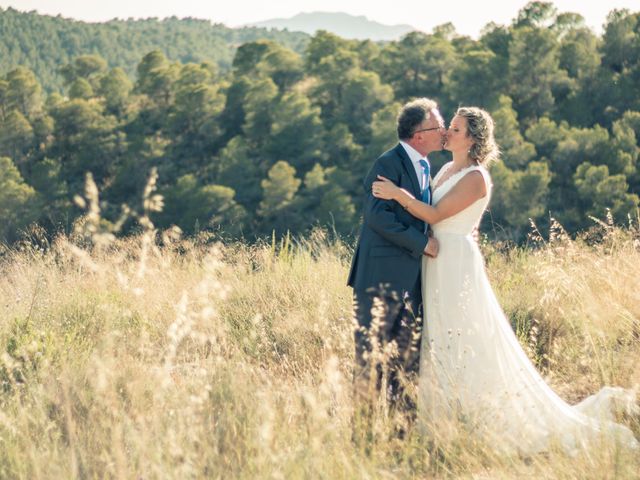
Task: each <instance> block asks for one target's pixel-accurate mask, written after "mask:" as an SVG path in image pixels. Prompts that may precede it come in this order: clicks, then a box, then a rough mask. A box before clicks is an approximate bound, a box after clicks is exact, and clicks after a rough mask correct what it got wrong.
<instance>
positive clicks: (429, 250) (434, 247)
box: [424, 237, 440, 258]
mask: <svg viewBox="0 0 640 480" xmlns="http://www.w3.org/2000/svg"><path fill="white" fill-rule="evenodd" d="M439 248H440V245H439V244H438V240H437V239H436V238H435V237H429V243H427V246H426V247H425V249H424V254H425V255H426V256H427V257H433V258H436V257H437V256H438V249H439Z"/></svg>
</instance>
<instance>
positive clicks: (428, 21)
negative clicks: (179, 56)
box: [0, 0, 640, 37]
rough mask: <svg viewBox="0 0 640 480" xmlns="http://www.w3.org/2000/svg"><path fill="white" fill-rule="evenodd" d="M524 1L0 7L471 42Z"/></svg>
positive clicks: (71, 1)
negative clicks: (298, 18) (411, 30)
mask: <svg viewBox="0 0 640 480" xmlns="http://www.w3.org/2000/svg"><path fill="white" fill-rule="evenodd" d="M527 3H528V0H512V1H507V0H503V1H499V0H440V1H437V2H434V1H430V0H403V1H399V2H398V1H397V2H390V1H385V2H372V1H371V0H350V1H346V0H224V1H220V0H179V1H176V0H171V1H169V0H106V1H105V0H13V1H11V0H9V1H6V0H0V7H3V8H7V7H13V8H15V9H17V10H21V11H30V10H37V11H38V12H39V13H42V14H49V15H58V14H60V15H62V16H63V17H71V18H75V19H78V20H85V21H94V22H96V21H98V22H99V21H106V20H110V19H113V18H120V19H127V18H129V17H133V18H148V17H158V18H164V17H170V16H174V15H175V16H177V17H195V18H201V19H207V20H211V21H213V22H215V23H224V24H226V25H227V26H230V27H236V26H240V25H243V24H247V23H251V22H258V21H261V20H268V19H271V18H287V17H292V16H294V15H295V14H297V13H300V12H314V11H323V12H345V13H349V14H352V15H364V16H365V17H367V18H368V19H369V20H375V21H377V22H380V23H384V24H387V25H395V24H408V25H411V26H413V27H415V28H416V29H418V30H422V31H425V32H430V31H431V30H432V29H433V27H435V26H437V25H441V24H443V23H447V22H451V23H453V25H454V26H455V27H456V31H457V32H458V33H460V34H463V35H470V36H472V37H477V36H478V35H479V33H480V30H481V29H482V27H484V26H485V25H486V24H487V23H489V22H492V21H493V22H495V23H497V24H505V25H506V24H509V23H510V22H511V20H512V19H514V18H515V17H516V15H517V13H518V11H519V10H520V9H521V8H522V7H523V6H524V5H526V4H527ZM553 4H554V5H555V6H556V7H557V8H558V10H559V12H575V13H579V14H581V15H582V16H583V17H584V18H585V20H586V24H587V26H589V27H591V28H592V29H593V30H594V31H596V32H597V33H601V32H602V24H603V23H604V22H605V20H606V17H607V13H608V12H609V11H611V10H613V9H616V8H617V9H621V8H627V9H629V10H631V11H634V12H636V11H639V10H640V0H608V1H602V0H555V1H554V2H553Z"/></svg>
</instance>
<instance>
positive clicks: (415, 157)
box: [400, 140, 424, 164]
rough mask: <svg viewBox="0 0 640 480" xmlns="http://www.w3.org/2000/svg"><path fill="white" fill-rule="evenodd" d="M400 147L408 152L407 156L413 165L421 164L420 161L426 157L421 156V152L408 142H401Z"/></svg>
mask: <svg viewBox="0 0 640 480" xmlns="http://www.w3.org/2000/svg"><path fill="white" fill-rule="evenodd" d="M400 145H402V146H403V148H404V149H405V151H406V152H407V155H409V160H411V161H412V162H413V163H415V164H420V160H423V159H424V157H423V156H422V155H420V152H418V151H417V150H416V149H415V148H413V147H412V146H411V145H409V144H408V143H407V142H403V141H402V140H400Z"/></svg>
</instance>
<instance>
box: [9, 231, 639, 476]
mask: <svg viewBox="0 0 640 480" xmlns="http://www.w3.org/2000/svg"><path fill="white" fill-rule="evenodd" d="M601 228H602V232H601V234H602V235H603V236H604V238H603V239H601V241H600V242H599V243H598V244H597V245H596V246H589V245H588V244H587V243H586V242H585V241H583V240H578V241H572V240H569V239H567V238H564V237H563V236H562V235H554V236H553V238H552V239H550V240H546V241H542V242H540V245H539V246H538V248H535V249H531V248H530V249H509V250H506V251H501V250H499V249H497V248H496V247H495V246H492V245H489V244H486V245H484V249H485V251H486V254H487V259H488V269H489V272H490V275H491V277H492V280H493V282H494V287H495V288H496V290H497V292H498V295H499V297H500V299H501V301H502V304H503V305H504V308H505V310H506V312H507V313H508V314H509V316H510V318H511V319H512V320H513V323H514V325H515V326H516V329H517V331H518V333H519V334H520V338H521V339H522V341H523V345H524V346H525V347H526V348H527V350H528V352H529V354H530V356H531V357H532V358H533V360H534V361H535V362H536V363H537V365H538V366H539V368H541V369H542V370H543V372H544V374H545V375H546V376H547V378H548V379H549V381H550V382H551V383H552V385H553V386H554V388H556V389H557V390H558V391H559V392H560V393H561V394H562V395H563V396H564V397H565V398H566V399H568V400H571V401H576V400H578V399H580V398H582V397H584V396H585V395H587V394H589V393H592V392H594V391H596V390H597V389H598V388H599V387H600V386H602V385H604V384H615V385H621V386H625V387H632V386H634V385H638V384H640V367H639V365H640V343H639V337H638V335H639V332H640V291H639V290H638V288H637V283H638V282H637V279H638V273H637V269H638V266H640V245H639V238H640V236H639V235H638V231H637V229H634V228H628V229H619V228H614V227H611V226H607V225H604V226H602V227H601ZM93 234H96V231H95V229H94V231H93ZM37 245H38V242H31V243H28V244H24V245H22V247H21V249H20V250H6V251H5V252H4V255H3V258H2V260H1V261H0V271H1V272H2V276H1V277H0V308H1V309H2V322H1V324H0V349H1V358H0V381H1V382H2V384H1V388H0V407H1V408H0V478H24V479H50V478H61V479H67V478H123V479H133V478H142V479H155V478H163V479H164V478H176V479H178V478H179V479H183V478H225V479H226V478H287V479H288V478H330V479H334V478H354V479H355V478H390V479H391V478H468V479H480V478H483V479H484V478H486V479H489V478H491V479H494V478H576V479H577V478H580V479H590V478H592V479H596V478H597V479H601V478H636V476H637V472H638V471H640V459H638V458H634V457H632V456H630V454H629V453H627V452H624V451H619V450H617V449H616V448H615V447H614V446H605V447H603V448H602V449H599V450H598V451H591V452H585V453H584V454H581V455H580V456H578V457H567V456H565V455H563V454H561V453H557V452H551V453H548V454H545V455H539V456H536V457H532V458H518V457H504V456H501V455H498V454H496V453H495V452H494V451H493V450H492V449H491V448H490V446H487V445H480V444H478V443H476V442H475V441H473V440H472V439H471V438H470V437H468V436H466V435H465V434H464V429H463V427H462V426H460V425H443V426H442V429H440V430H439V431H438V432H435V434H434V435H432V436H430V437H429V438H425V437H423V436H420V434H419V433H418V432H411V433H410V434H409V435H408V437H407V438H405V439H404V440H398V439H397V438H395V437H394V436H393V435H392V430H393V424H394V419H393V418H389V417H387V416H386V415H385V414H384V413H382V414H380V415H379V416H378V417H377V418H376V425H375V432H376V435H375V437H374V439H373V440H372V443H371V444H370V445H369V447H370V448H369V449H365V448H361V447H359V446H356V445H354V443H352V441H351V432H352V428H351V418H352V405H351V382H350V375H351V373H350V372H351V361H352V350H353V344H352V323H351V292H350V290H349V289H348V288H347V287H346V286H345V279H346V274H347V266H348V265H347V263H348V259H349V253H350V252H349V249H348V248H347V247H345V246H344V245H343V244H341V243H340V242H329V241H327V240H326V238H324V237H323V235H322V234H321V233H316V234H315V235H313V236H311V237H310V238H309V239H307V240H305V241H304V242H299V243H296V244H291V243H284V244H280V245H262V246H252V247H249V246H245V245H237V244H230V245H221V244H213V243H211V242H210V241H209V239H206V238H201V239H200V240H198V241H195V240H194V241H186V240H178V239H176V238H174V237H172V236H171V235H166V236H165V238H164V243H163V246H162V247H159V246H157V245H156V242H155V237H154V234H153V230H152V229H151V228H150V229H149V230H148V231H146V232H145V233H143V234H141V235H140V236H138V237H135V238H130V239H126V240H113V239H111V238H108V239H106V240H105V241H104V242H102V243H101V242H98V244H97V245H94V246H93V247H91V248H89V247H87V246H86V245H87V244H86V242H84V240H83V239H82V238H73V239H66V238H59V239H58V240H57V241H56V242H55V244H53V245H50V246H49V245H46V244H45V245H44V248H40V247H38V246H37ZM82 245H85V248H81V247H80V246H82ZM626 421H627V423H628V424H630V425H631V426H632V428H634V429H635V431H636V433H640V431H639V430H640V429H639V426H638V421H637V419H626Z"/></svg>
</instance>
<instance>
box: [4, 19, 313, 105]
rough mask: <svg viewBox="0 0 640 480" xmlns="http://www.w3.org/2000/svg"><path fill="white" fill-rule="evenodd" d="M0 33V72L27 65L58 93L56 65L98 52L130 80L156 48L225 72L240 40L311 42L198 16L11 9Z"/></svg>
mask: <svg viewBox="0 0 640 480" xmlns="http://www.w3.org/2000/svg"><path fill="white" fill-rule="evenodd" d="M0 32H1V33H2V38H1V39H0V72H8V71H10V70H13V69H14V68H15V67H18V66H23V67H27V68H29V69H30V70H32V71H33V72H34V73H35V75H36V77H37V78H38V81H39V82H40V84H41V85H42V88H43V90H44V91H45V92H53V91H57V92H60V93H62V91H63V90H64V86H65V83H64V77H63V76H62V75H61V74H60V71H59V70H60V67H61V66H62V65H66V64H67V63H70V62H72V61H73V60H74V59H75V58H76V57H78V56H80V55H93V54H96V55H99V56H101V57H102V58H104V59H105V60H106V62H107V65H108V66H109V67H120V68H122V69H123V70H124V71H125V72H126V73H127V75H128V76H130V77H131V78H133V77H134V76H135V72H136V66H137V65H138V62H140V59H141V58H142V57H143V56H144V55H146V54H147V53H149V52H150V51H151V50H154V49H160V50H162V52H163V53H164V54H165V55H166V56H167V58H168V59H169V60H173V61H176V62H182V63H189V62H195V63H200V62H211V63H213V64H214V65H216V66H217V67H218V68H219V69H220V71H225V72H227V71H229V70H230V68H231V63H232V62H233V56H234V54H235V51H236V49H237V47H238V46H240V45H242V44H243V43H247V42H252V41H255V40H259V39H265V40H273V41H276V42H278V43H280V44H282V45H284V46H285V47H288V48H290V49H292V50H294V51H296V52H298V53H303V52H304V49H305V47H306V46H307V44H308V43H309V35H307V34H304V33H301V32H287V31H279V30H271V29H266V28H251V27H245V28H229V27H226V26H225V25H222V24H213V25H212V24H211V22H210V21H208V20H199V19H196V18H183V19H178V18H176V17H171V18H166V19H163V20H159V19H156V18H149V19H145V20H134V19H128V20H120V19H114V20H110V21H108V22H104V23H86V22H80V21H74V20H71V19H68V18H63V17H61V16H57V17H52V16H48V15H38V14H37V13H35V12H29V13H23V12H19V11H17V10H15V9H12V8H7V9H6V10H3V9H2V8H0Z"/></svg>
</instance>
